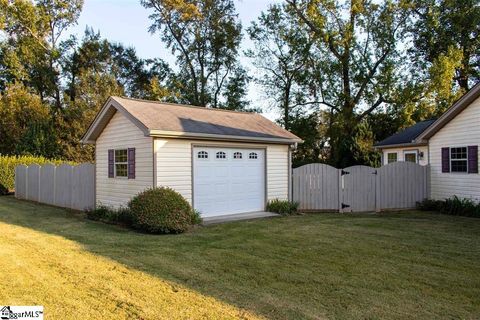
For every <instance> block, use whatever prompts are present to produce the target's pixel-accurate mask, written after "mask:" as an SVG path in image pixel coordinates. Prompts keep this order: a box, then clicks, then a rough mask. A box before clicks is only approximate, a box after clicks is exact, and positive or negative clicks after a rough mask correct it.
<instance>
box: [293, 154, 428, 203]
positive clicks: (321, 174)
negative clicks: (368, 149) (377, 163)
mask: <svg viewBox="0 0 480 320" xmlns="http://www.w3.org/2000/svg"><path fill="white" fill-rule="evenodd" d="M429 170H430V169H429V167H428V166H421V165H418V164H416V163H411V162H395V163H391V164H388V165H385V166H383V167H381V168H372V167H367V166H353V167H348V168H345V169H337V168H334V167H331V166H329V165H326V164H321V163H313V164H307V165H305V166H302V167H299V168H296V169H293V172H292V180H293V182H292V187H293V200H294V201H297V202H299V204H300V209H301V210H307V211H308V210H310V211H317V210H318V211H339V212H368V211H381V210H389V209H408V208H414V207H415V205H416V202H417V201H422V200H424V199H425V198H428V196H429Z"/></svg>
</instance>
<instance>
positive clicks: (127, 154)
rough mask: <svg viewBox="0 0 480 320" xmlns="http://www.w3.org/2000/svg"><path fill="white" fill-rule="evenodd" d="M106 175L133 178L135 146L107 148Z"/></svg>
mask: <svg viewBox="0 0 480 320" xmlns="http://www.w3.org/2000/svg"><path fill="white" fill-rule="evenodd" d="M108 177H109V178H128V179H135V148H128V149H116V150H114V149H109V150H108Z"/></svg>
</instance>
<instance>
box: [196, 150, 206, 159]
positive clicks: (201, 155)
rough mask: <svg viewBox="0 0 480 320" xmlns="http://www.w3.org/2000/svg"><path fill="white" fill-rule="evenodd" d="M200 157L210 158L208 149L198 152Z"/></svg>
mask: <svg viewBox="0 0 480 320" xmlns="http://www.w3.org/2000/svg"><path fill="white" fill-rule="evenodd" d="M197 158H198V159H208V152H207V151H199V152H198V153H197Z"/></svg>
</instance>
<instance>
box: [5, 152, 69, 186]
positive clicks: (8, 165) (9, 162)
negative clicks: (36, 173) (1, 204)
mask: <svg viewBox="0 0 480 320" xmlns="http://www.w3.org/2000/svg"><path fill="white" fill-rule="evenodd" d="M33 163H36V164H38V165H43V164H47V163H51V164H54V165H60V164H62V163H69V164H75V163H74V162H69V161H62V160H51V159H47V158H44V157H34V156H2V155H0V195H2V194H7V193H9V192H12V191H14V188H15V167H16V166H18V165H20V164H24V165H26V166H28V165H31V164H33Z"/></svg>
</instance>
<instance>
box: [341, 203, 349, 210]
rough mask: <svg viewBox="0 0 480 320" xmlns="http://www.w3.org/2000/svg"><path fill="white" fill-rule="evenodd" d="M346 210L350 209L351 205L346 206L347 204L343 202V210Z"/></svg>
mask: <svg viewBox="0 0 480 320" xmlns="http://www.w3.org/2000/svg"><path fill="white" fill-rule="evenodd" d="M345 208H350V205H348V204H345V203H343V202H342V209H345Z"/></svg>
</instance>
